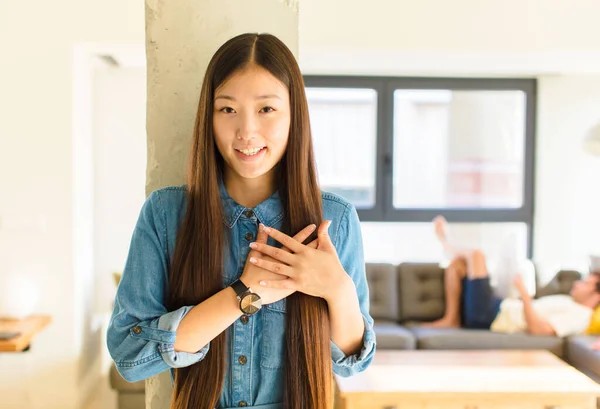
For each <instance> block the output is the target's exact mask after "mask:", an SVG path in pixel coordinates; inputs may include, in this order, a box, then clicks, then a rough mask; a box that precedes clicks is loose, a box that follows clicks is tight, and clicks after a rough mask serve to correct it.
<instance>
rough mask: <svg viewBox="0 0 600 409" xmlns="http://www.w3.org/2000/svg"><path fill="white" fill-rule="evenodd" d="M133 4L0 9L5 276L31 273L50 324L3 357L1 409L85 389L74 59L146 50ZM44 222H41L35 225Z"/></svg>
mask: <svg viewBox="0 0 600 409" xmlns="http://www.w3.org/2000/svg"><path fill="white" fill-rule="evenodd" d="M143 7H144V5H143V2H133V1H126V2H123V1H114V0H109V1H104V2H96V1H89V0H57V1H53V2H35V3H34V4H32V3H31V2H22V1H17V0H8V1H3V2H0V48H1V49H2V50H3V51H2V56H1V57H0V72H1V75H0V89H1V90H2V92H0V112H1V114H0V115H1V120H0V218H1V219H2V220H3V221H4V222H3V224H4V225H6V224H5V222H10V223H11V224H12V225H13V228H11V229H10V230H9V229H6V228H4V229H3V228H0V249H2V250H1V253H0V260H1V261H0V263H1V264H0V275H4V274H8V271H10V270H9V267H10V266H12V267H13V268H15V269H21V270H24V271H27V272H29V273H30V274H31V275H32V276H33V277H34V279H35V280H36V282H37V283H38V285H39V287H40V289H41V298H40V303H39V306H38V308H37V311H39V312H40V313H45V314H49V315H51V316H52V318H53V322H52V324H51V325H50V326H49V327H48V328H47V329H46V330H45V331H43V332H42V333H41V335H40V336H39V337H38V338H37V339H36V340H35V342H34V345H33V348H32V350H31V352H29V353H28V354H14V355H9V354H0V402H2V405H1V406H0V407H2V408H3V409H4V408H20V409H30V408H35V409H38V408H44V409H70V408H75V407H77V405H78V401H79V400H83V399H85V396H83V394H82V393H80V390H79V382H80V380H79V379H77V376H78V371H79V369H78V366H79V362H80V352H81V350H82V335H81V334H82V332H83V331H84V328H83V327H84V324H83V323H82V322H81V314H80V312H81V309H82V308H83V305H81V304H80V300H81V296H80V295H81V291H82V289H81V288H79V287H78V286H77V283H78V280H77V277H75V276H74V267H73V251H72V246H73V233H72V231H73V227H74V226H73V221H72V220H73V205H72V193H73V192H72V182H71V180H72V178H73V169H72V149H71V148H72V143H73V139H74V138H75V137H77V135H74V133H73V131H72V129H73V119H74V118H73V115H72V111H73V108H74V107H73V103H72V101H73V99H72V98H73V97H72V94H73V87H72V85H73V52H74V47H75V45H77V44H80V43H118V44H120V43H133V44H143V43H144V8H143ZM38 219H40V220H41V221H40V222H37V220H38Z"/></svg>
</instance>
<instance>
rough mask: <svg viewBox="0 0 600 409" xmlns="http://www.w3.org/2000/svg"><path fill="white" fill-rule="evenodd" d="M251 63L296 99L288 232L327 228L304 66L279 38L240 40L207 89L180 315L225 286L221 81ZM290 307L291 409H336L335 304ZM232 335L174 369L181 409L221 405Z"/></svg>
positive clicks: (173, 278)
mask: <svg viewBox="0 0 600 409" xmlns="http://www.w3.org/2000/svg"><path fill="white" fill-rule="evenodd" d="M250 64H255V65H257V66H260V67H262V68H264V69H266V70H267V71H269V72H270V73H271V74H272V75H273V76H274V77H275V78H277V79H278V80H279V81H281V82H282V83H283V84H284V85H285V86H287V88H288V90H289V94H290V108H291V123H290V130H289V140H288V144H287V149H286V152H285V153H284V155H283V157H282V159H281V161H280V162H279V164H278V165H277V166H279V169H280V171H279V172H277V174H278V177H277V180H276V189H277V190H278V192H279V196H280V198H281V201H282V205H283V209H284V219H283V224H282V230H283V231H284V232H286V233H287V234H290V235H293V234H295V233H297V232H298V231H300V230H301V229H303V228H304V227H306V226H307V225H309V224H311V223H315V224H316V225H317V226H318V225H319V224H320V223H321V221H322V218H323V216H322V205H321V192H320V189H319V186H318V183H317V174H316V168H315V160H314V153H313V146H312V138H311V133H310V123H309V116H308V104H307V101H306V94H305V92H304V81H303V79H302V74H301V73H300V68H299V67H298V64H297V62H296V59H295V58H294V56H293V54H292V53H291V51H290V50H289V49H288V48H287V47H286V46H285V44H283V42H281V41H280V40H279V39H277V38H276V37H274V36H272V35H269V34H242V35H239V36H237V37H235V38H233V39H231V40H229V41H227V42H226V43H225V44H223V45H222V46H221V48H219V50H218V51H217V52H216V53H215V55H214V56H213V58H212V59H211V61H210V63H209V64H208V68H207V70H206V74H205V77H204V82H203V84H202V90H201V92H200V102H199V104H198V112H197V115H196V124H195V129H194V137H193V145H192V150H191V153H190V164H189V170H188V180H187V187H188V191H187V197H188V200H187V209H186V213H185V217H184V219H183V222H182V225H181V227H180V230H179V233H178V236H177V244H176V247H175V254H174V258H173V264H172V266H171V270H170V277H169V288H168V292H167V300H168V301H167V304H168V307H169V309H171V310H173V309H176V308H179V307H181V306H184V305H195V304H199V303H201V302H202V301H204V300H206V299H207V298H209V297H211V296H212V295H214V294H215V293H217V292H219V291H220V290H221V289H222V285H223V284H222V283H223V254H224V252H223V243H225V242H226V237H225V228H224V225H223V221H222V220H223V219H222V215H223V205H222V203H221V199H220V195H219V177H222V174H223V173H222V172H223V166H224V165H223V158H222V156H221V154H220V153H219V151H218V150H217V147H216V144H215V137H214V133H213V119H212V118H213V109H214V106H213V100H214V94H215V90H216V89H217V88H218V87H219V86H220V85H221V84H223V83H224V82H225V81H226V80H227V79H228V78H229V77H231V75H233V74H234V73H236V72H239V71H240V70H242V69H244V68H245V67H247V66H248V65H250ZM300 198H301V199H300ZM311 239H312V238H311ZM286 304H287V325H286V345H285V350H286V352H285V367H284V368H285V386H284V391H283V394H284V404H285V408H286V409H325V408H329V407H331V402H332V390H331V389H332V388H331V386H332V385H331V373H332V368H331V352H330V344H329V339H330V328H329V315H328V310H327V304H326V302H325V301H324V300H323V299H321V298H315V297H310V296H307V295H305V294H302V293H294V294H292V295H290V296H289V297H288V298H287V302H286ZM225 336H226V331H224V332H222V333H221V334H220V335H218V336H217V337H216V338H215V339H213V340H212V341H211V344H210V350H209V352H208V354H207V355H206V357H205V358H204V359H203V360H202V361H201V362H199V363H197V364H195V365H192V366H190V367H187V368H181V369H176V370H175V391H174V394H173V401H172V405H171V408H172V409H205V408H214V407H216V405H217V404H218V400H219V397H220V395H221V392H222V388H223V379H224V375H225V360H226V359H227V357H226V356H225V354H226V344H225V342H226V338H225Z"/></svg>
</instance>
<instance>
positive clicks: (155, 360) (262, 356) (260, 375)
mask: <svg viewBox="0 0 600 409" xmlns="http://www.w3.org/2000/svg"><path fill="white" fill-rule="evenodd" d="M322 200H323V220H332V224H331V226H330V227H329V235H330V237H331V239H332V241H333V243H334V245H335V248H336V250H337V253H338V256H339V259H340V261H341V264H342V266H343V267H344V270H345V271H346V272H347V274H349V275H350V277H351V278H352V280H353V281H354V284H355V286H356V291H357V294H358V299H359V302H360V309H361V312H362V315H363V320H364V323H365V332H364V335H363V343H362V348H361V350H360V352H359V353H358V354H356V355H351V356H346V355H345V354H344V352H342V351H341V350H340V349H339V348H338V346H337V345H335V344H334V343H333V342H332V341H331V342H330V345H331V358H332V363H333V371H334V372H335V373H336V374H338V375H340V376H351V375H353V374H355V373H357V372H360V371H362V370H364V369H365V368H366V367H367V366H368V365H369V364H370V362H371V361H372V359H373V355H374V353H375V333H374V332H373V319H372V318H371V316H370V315H369V291H368V288H367V281H366V278H365V263H364V256H363V244H362V237H361V230H360V224H359V220H358V215H357V213H356V210H355V209H354V207H353V206H352V205H351V204H350V203H348V201H346V200H345V199H343V198H341V197H339V196H337V195H334V194H331V193H325V192H323V193H322ZM186 201H187V200H186V188H185V186H181V187H167V188H164V189H160V190H157V191H155V192H153V193H152V194H151V195H150V196H149V197H148V199H147V200H146V202H145V203H144V206H143V207H142V210H141V214H140V217H139V219H138V222H137V225H136V227H135V230H134V232H133V237H132V240H131V246H130V249H129V254H128V257H127V262H126V265H125V270H124V272H123V277H122V279H121V282H120V284H119V287H118V289H117V294H116V298H115V306H114V311H113V314H112V317H111V320H110V324H109V328H108V335H107V344H108V349H109V351H110V354H111V356H112V358H113V359H114V361H115V364H116V367H117V369H118V371H119V372H120V374H121V375H122V376H123V378H124V379H125V380H127V381H129V382H135V381H138V380H142V379H146V378H149V377H151V376H154V375H157V374H159V373H161V372H163V371H165V370H168V369H171V368H182V367H186V366H189V365H193V364H195V363H197V362H199V361H201V360H202V359H203V358H204V357H205V356H206V354H207V352H208V351H209V349H210V343H208V344H207V345H206V346H205V347H203V348H202V349H201V350H200V351H198V352H196V353H186V352H177V351H175V349H174V343H175V335H176V331H177V327H178V325H179V323H180V321H181V319H182V318H183V317H184V316H185V315H186V314H187V313H188V312H189V311H190V309H192V308H193V307H194V306H193V305H190V306H184V307H182V308H179V309H177V310H175V311H168V310H167V308H166V307H165V304H164V298H165V290H166V286H167V283H168V274H169V267H170V265H171V262H172V258H173V253H174V249H175V242H176V238H177V230H178V227H179V225H180V223H181V221H182V220H183V216H184V214H185V211H186ZM221 201H222V203H223V208H224V216H223V224H224V225H225V227H226V229H225V231H226V232H225V234H226V235H228V244H229V246H228V248H226V249H225V251H224V260H223V261H224V267H225V268H224V277H223V286H224V287H223V288H225V287H226V286H228V285H230V284H231V283H232V282H233V281H235V280H236V279H238V278H239V277H240V276H241V274H242V271H243V269H244V265H245V263H246V259H247V257H248V253H249V251H250V248H249V244H250V243H251V242H252V241H254V240H255V237H256V234H257V232H258V224H259V223H263V224H264V225H266V226H270V227H274V228H276V229H279V228H280V227H281V222H282V219H283V207H282V204H281V201H280V199H279V195H278V193H275V194H273V195H272V196H271V197H270V198H268V199H267V200H265V201H264V202H262V203H260V204H259V205H257V206H256V207H254V208H252V209H248V208H245V207H244V206H241V205H240V204H238V203H236V202H235V201H234V200H233V199H232V198H231V197H229V195H228V194H227V191H226V190H225V188H224V186H223V185H222V184H221ZM269 244H271V245H273V244H274V242H273V240H272V239H271V238H269ZM285 324H286V300H285V298H284V299H283V300H281V301H278V302H275V303H272V304H268V305H264V306H263V308H262V309H261V310H260V311H258V312H257V313H256V314H254V315H253V316H251V317H249V319H248V320H247V321H246V319H245V318H244V319H238V320H236V321H235V322H234V323H233V324H232V325H231V326H230V327H229V328H228V329H227V330H226V331H227V340H228V345H227V348H228V353H227V356H228V359H226V375H225V380H224V383H223V391H222V394H221V397H220V400H219V406H218V407H219V408H233V407H238V406H247V407H254V408H261V409H280V408H282V407H283V404H282V402H283V397H282V395H283V376H282V375H283V368H284V348H285ZM241 356H244V357H245V358H246V361H245V362H244V360H243V359H242V360H239V361H238V359H239V358H240V357H241ZM242 362H243V363H242Z"/></svg>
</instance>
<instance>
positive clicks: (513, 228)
mask: <svg viewBox="0 0 600 409" xmlns="http://www.w3.org/2000/svg"><path fill="white" fill-rule="evenodd" d="M361 227H362V234H363V243H364V247H365V261H366V262H369V263H392V264H400V263H403V262H433V263H440V264H442V265H445V264H447V263H448V262H449V261H450V259H449V258H450V255H448V254H445V253H444V251H443V249H442V246H441V244H440V242H439V241H438V240H437V239H436V237H435V234H434V230H433V224H432V223H376V222H362V223H361ZM384 237H393V239H382V238H384ZM448 241H449V243H451V244H452V246H456V247H459V248H461V249H479V250H481V251H483V253H484V254H485V256H486V260H487V267H488V270H489V273H490V278H491V281H492V284H493V285H497V284H498V282H499V281H501V280H502V278H504V277H507V276H508V275H509V274H511V273H514V270H515V269H518V270H520V271H521V273H522V274H523V275H524V278H526V283H527V285H528V288H529V289H530V290H532V289H533V288H535V286H534V283H535V279H534V276H535V273H534V271H533V270H532V268H533V267H532V266H531V263H528V262H527V261H526V260H527V225H526V224H525V223H452V224H449V225H448ZM503 285H506V283H503ZM530 285H531V286H533V287H529V286H530Z"/></svg>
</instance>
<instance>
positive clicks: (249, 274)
mask: <svg viewBox="0 0 600 409" xmlns="http://www.w3.org/2000/svg"><path fill="white" fill-rule="evenodd" d="M315 228H316V226H315V225H314V224H311V225H309V226H306V227H305V228H304V229H302V230H301V231H300V232H299V233H298V234H296V235H295V236H294V238H293V239H292V240H295V241H296V242H297V243H298V244H301V243H302V242H304V240H306V239H307V238H308V237H310V235H311V234H312V232H313V231H314V230H315ZM268 238H269V236H268V235H267V233H266V232H265V231H264V229H263V226H262V225H261V226H260V228H259V229H258V234H257V235H256V242H257V243H261V244H264V245H267V244H266V243H267V239H268ZM307 246H308V247H311V248H316V247H317V240H313V241H312V242H311V243H309V244H308V245H307ZM278 250H281V251H282V252H287V253H289V252H290V250H289V249H287V248H286V247H283V248H281V249H278ZM250 259H259V260H264V261H266V262H273V261H275V260H273V259H272V258H270V257H268V256H265V255H263V254H261V253H259V252H258V251H256V250H251V251H250V253H248V258H247V259H246V265H245V266H244V271H243V272H242V276H241V277H240V280H241V281H242V283H244V285H245V286H246V287H249V288H251V289H252V292H254V293H256V294H258V295H259V296H260V298H261V300H262V303H263V304H264V305H266V304H271V303H274V302H277V301H279V300H281V299H283V298H286V297H287V296H289V295H290V294H293V293H294V291H295V290H291V289H277V288H265V287H263V286H260V285H259V281H260V280H263V279H269V280H273V281H277V280H284V279H285V277H282V276H281V275H279V274H275V273H268V274H269V275H268V276H265V271H264V270H262V269H261V268H259V267H257V266H256V265H254V264H252V263H250V262H249V260H250Z"/></svg>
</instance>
